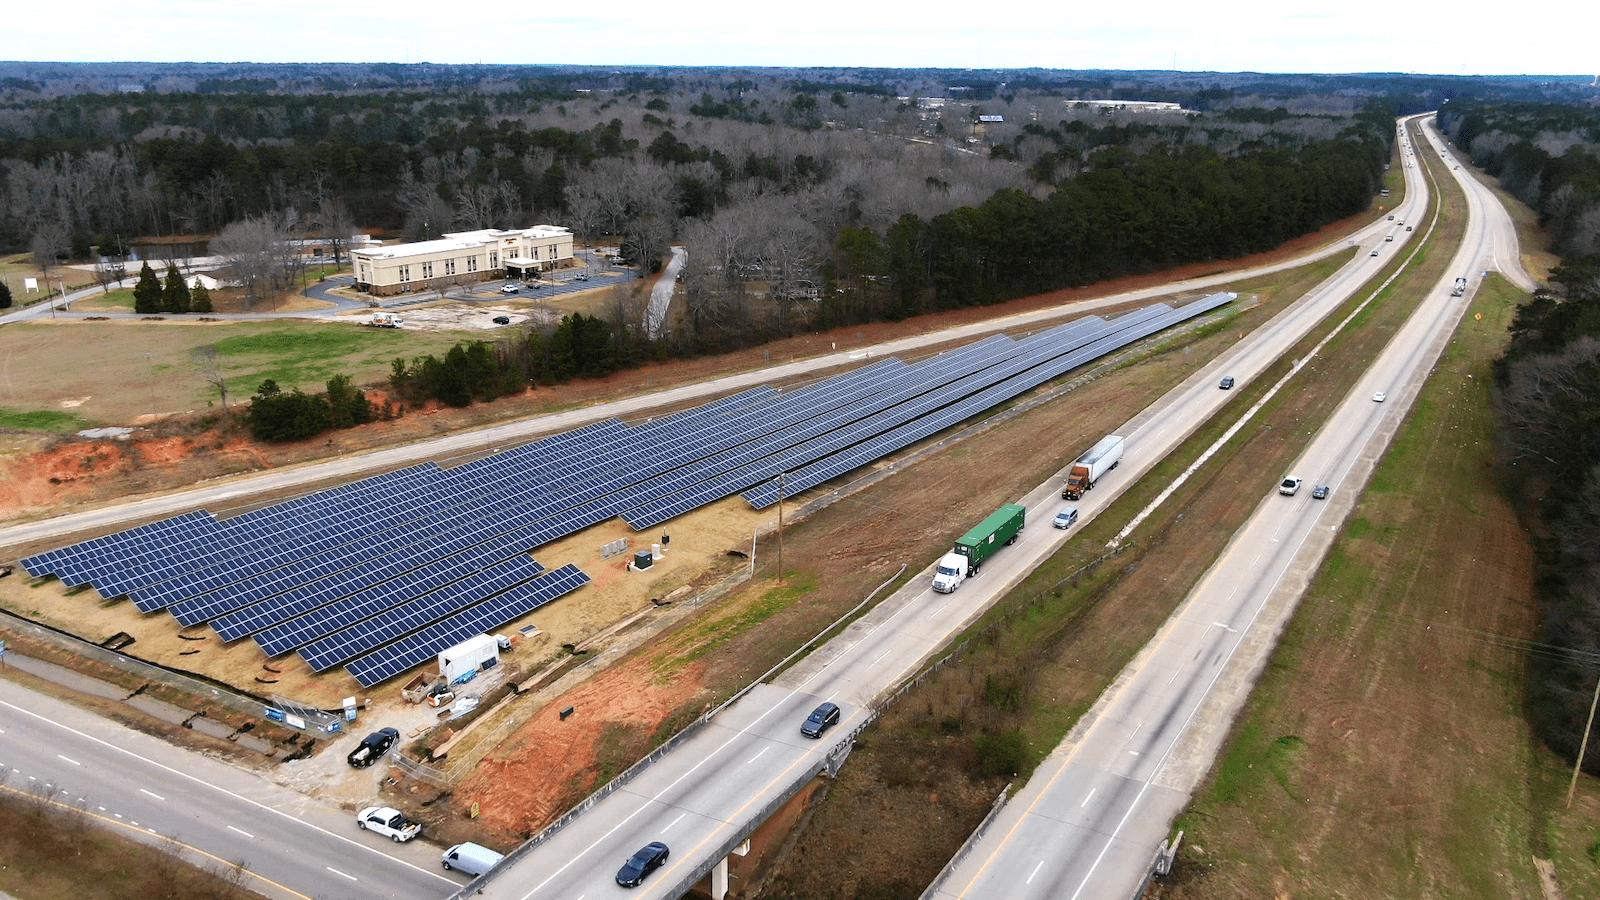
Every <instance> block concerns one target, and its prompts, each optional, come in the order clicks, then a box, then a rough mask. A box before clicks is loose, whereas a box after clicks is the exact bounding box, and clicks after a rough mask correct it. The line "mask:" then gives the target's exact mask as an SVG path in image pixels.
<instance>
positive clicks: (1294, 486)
mask: <svg viewBox="0 0 1600 900" xmlns="http://www.w3.org/2000/svg"><path fill="white" fill-rule="evenodd" d="M1300 484H1301V481H1300V479H1298V478H1296V477H1294V476H1293V475H1290V476H1289V477H1288V478H1285V479H1284V480H1283V482H1282V483H1281V484H1279V485H1278V493H1280V494H1282V495H1284V496H1285V497H1293V496H1294V495H1295V494H1298V493H1300Z"/></svg>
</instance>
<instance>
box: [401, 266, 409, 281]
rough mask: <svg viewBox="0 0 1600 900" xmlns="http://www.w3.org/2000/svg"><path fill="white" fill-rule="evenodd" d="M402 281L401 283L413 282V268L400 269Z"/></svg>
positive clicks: (404, 267)
mask: <svg viewBox="0 0 1600 900" xmlns="http://www.w3.org/2000/svg"><path fill="white" fill-rule="evenodd" d="M400 280H401V281H410V280H411V267H410V266H401V267H400Z"/></svg>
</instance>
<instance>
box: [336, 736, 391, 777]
mask: <svg viewBox="0 0 1600 900" xmlns="http://www.w3.org/2000/svg"><path fill="white" fill-rule="evenodd" d="M398 740H400V732H398V731H396V730H395V729H393V728H379V729H378V730H377V731H374V732H373V733H371V734H369V735H367V736H366V737H364V738H362V739H361V743H359V744H357V745H356V748H355V749H354V750H351V751H350V755H349V756H346V757H345V762H347V763H349V764H350V765H351V766H352V767H354V768H357V769H365V768H366V767H367V766H370V765H372V764H373V763H375V762H377V761H378V758H379V757H381V756H383V755H384V754H385V753H388V752H389V748H390V747H393V746H394V742H395V741H398Z"/></svg>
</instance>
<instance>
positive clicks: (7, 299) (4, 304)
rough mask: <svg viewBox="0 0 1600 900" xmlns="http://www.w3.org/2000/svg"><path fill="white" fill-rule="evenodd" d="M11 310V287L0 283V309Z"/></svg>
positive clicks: (2, 282)
mask: <svg viewBox="0 0 1600 900" xmlns="http://www.w3.org/2000/svg"><path fill="white" fill-rule="evenodd" d="M10 308H11V287H10V286H9V285H7V284H6V283H5V282H4V281H0V309H10Z"/></svg>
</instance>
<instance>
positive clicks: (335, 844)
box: [0, 679, 465, 897]
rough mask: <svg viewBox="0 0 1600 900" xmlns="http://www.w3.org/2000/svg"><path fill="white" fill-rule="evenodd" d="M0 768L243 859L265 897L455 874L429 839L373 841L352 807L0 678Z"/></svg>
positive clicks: (447, 889)
mask: <svg viewBox="0 0 1600 900" xmlns="http://www.w3.org/2000/svg"><path fill="white" fill-rule="evenodd" d="M0 775H3V776H4V778H3V781H4V783H5V784H6V785H7V786H8V787H11V788H15V789H18V790H22V791H27V792H30V793H34V792H45V791H46V790H48V793H49V794H50V795H51V797H52V798H53V799H55V800H57V801H59V802H62V803H66V804H69V805H72V806H76V807H79V808H81V809H84V810H86V811H87V812H89V813H91V814H93V815H95V816H96V817H97V818H98V819H99V820H100V821H101V822H102V823H103V824H105V825H106V826H107V827H112V828H116V826H117V825H125V826H127V827H126V828H116V830H117V831H118V832H119V833H122V834H124V835H128V836H139V837H143V838H144V839H146V840H150V841H157V840H160V839H161V838H175V839H177V840H179V841H181V842H182V843H183V844H185V845H187V846H188V847H190V848H194V849H197V850H199V851H202V852H203V853H205V854H209V855H210V856H211V857H212V859H205V858H200V859H197V860H195V861H197V862H199V863H201V864H203V865H212V866H215V865H218V864H219V862H218V861H219V860H220V861H227V862H237V863H242V864H243V865H244V866H245V867H246V868H247V869H249V870H250V871H251V872H253V873H256V874H257V875H258V876H260V877H259V878H256V879H251V880H250V882H249V883H248V884H247V886H248V887H249V888H251V889H252V890H255V891H259V892H261V893H263V894H265V895H267V896H272V897H294V896H302V895H303V896H307V897H444V896H448V895H449V894H450V893H451V892H452V891H453V890H455V889H456V888H457V887H458V886H459V883H460V882H461V881H464V880H465V879H463V878H461V877H460V876H452V875H447V874H446V873H445V872H444V871H443V870H442V869H441V867H440V865H439V853H440V851H439V850H438V849H437V848H436V847H434V846H433V845H431V844H424V843H422V842H420V841H417V842H412V843H408V844H398V845H397V844H394V843H391V842H389V841H385V840H382V839H380V838H377V837H375V836H373V835H371V834H367V833H365V832H362V831H360V830H358V829H357V828H356V824H355V815H354V814H353V813H349V812H345V811H342V810H339V809H338V808H336V807H331V806H326V805H324V804H321V803H318V802H316V801H314V800H312V799H311V798H309V797H306V796H304V795H302V794H299V793H296V792H294V791H291V790H289V789H287V788H283V787H280V786H278V785H274V784H272V783H270V782H268V781H266V780H265V779H262V778H259V777H257V776H255V775H253V774H251V773H249V772H246V771H243V770H240V769H237V768H235V767H233V766H231V765H228V764H226V763H222V762H218V761H216V760H213V759H211V758H209V757H206V756H204V755H202V754H199V753H194V752H191V751H188V750H184V749H180V748H178V747H174V746H172V745H170V744H167V743H165V742H163V741H161V740H158V739H156V738H153V737H149V736H147V735H144V734H141V733H139V732H136V731H134V730H132V729H130V728H126V727H124V726H122V725H119V724H117V723H115V722H111V721H110V720H107V719H104V718H101V717H99V716H97V715H95V714H93V713H90V712H86V711H85V710H82V709H80V708H78V707H76V706H73V705H72V704H69V703H65V702H63V701H60V700H57V699H55V698H53V697H49V696H47V695H44V694H40V693H38V692H35V691H32V690H29V689H27V688H25V687H22V686H20V685H18V684H16V683H15V682H11V681H7V680H4V679H0ZM46 785H48V786H49V787H48V789H46ZM186 855H188V856H189V857H190V858H191V859H195V857H196V856H197V855H198V854H195V853H192V852H190V853H188V854H186ZM263 879H264V880H263Z"/></svg>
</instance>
